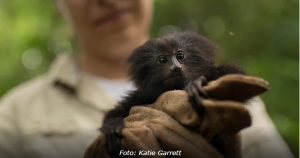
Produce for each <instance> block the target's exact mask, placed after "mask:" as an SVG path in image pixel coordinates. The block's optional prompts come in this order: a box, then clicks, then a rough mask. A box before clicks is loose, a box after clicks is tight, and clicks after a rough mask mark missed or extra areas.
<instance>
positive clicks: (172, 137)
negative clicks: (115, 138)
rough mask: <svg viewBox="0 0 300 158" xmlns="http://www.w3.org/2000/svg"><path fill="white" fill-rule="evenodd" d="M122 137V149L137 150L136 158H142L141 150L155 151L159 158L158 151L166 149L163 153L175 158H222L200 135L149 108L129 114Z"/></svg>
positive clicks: (133, 109) (136, 108)
mask: <svg viewBox="0 0 300 158" xmlns="http://www.w3.org/2000/svg"><path fill="white" fill-rule="evenodd" d="M122 135H123V137H124V139H123V140H122V145H123V146H124V147H126V148H127V149H129V150H136V151H137V153H136V154H137V155H136V156H142V155H139V151H141V150H145V151H147V150H148V151H149V150H152V151H155V154H156V156H159V155H158V154H159V153H158V151H159V150H161V149H163V152H168V151H172V152H173V154H175V156H180V157H186V158H190V157H201V158H219V157H222V156H221V155H220V154H219V153H218V151H217V150H216V149H215V148H214V147H213V146H211V145H210V144H209V143H208V142H207V141H206V140H205V139H204V138H203V137H202V136H201V135H200V134H198V133H195V132H192V131H191V130H188V129H186V128H185V127H183V126H182V125H181V124H180V123H179V122H177V121H176V120H175V119H174V118H172V117H170V116H169V115H168V114H166V113H164V112H163V111H161V110H156V109H153V108H149V107H144V106H136V107H133V108H132V109H131V110H130V114H129V116H128V117H126V118H125V119H124V128H123V130H122ZM169 156H170V155H169ZM173 156H174V155H173ZM143 157H144V156H143ZM149 157H153V156H149Z"/></svg>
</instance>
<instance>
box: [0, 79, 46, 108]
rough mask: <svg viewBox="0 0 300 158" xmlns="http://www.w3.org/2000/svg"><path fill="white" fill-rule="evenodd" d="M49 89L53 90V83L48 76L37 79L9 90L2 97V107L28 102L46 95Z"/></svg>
mask: <svg viewBox="0 0 300 158" xmlns="http://www.w3.org/2000/svg"><path fill="white" fill-rule="evenodd" d="M49 88H51V83H50V81H49V79H48V78H47V74H44V75H41V76H38V77H35V78H33V79H31V80H29V81H26V82H24V83H22V84H20V85H18V86H16V87H15V88H12V89H11V90H9V91H8V92H7V93H6V94H5V95H4V96H2V97H1V99H0V106H3V105H6V104H13V103H18V102H23V103H24V102H27V101H29V100H32V99H34V98H36V97H38V96H39V95H41V94H44V93H45V92H46V91H47V90H48V89H49Z"/></svg>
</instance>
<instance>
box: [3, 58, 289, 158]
mask: <svg viewBox="0 0 300 158" xmlns="http://www.w3.org/2000/svg"><path fill="white" fill-rule="evenodd" d="M114 105H116V101H114V100H113V99H112V98H111V97H110V96H108V95H107V94H106V93H105V92H104V91H103V90H101V89H100V88H99V86H97V85H96V83H95V81H94V80H93V79H92V77H89V76H88V75H86V74H80V72H79V70H78V68H77V65H76V63H75V61H74V59H73V57H71V56H69V55H60V56H59V57H58V59H57V60H56V61H55V62H54V64H53V66H52V67H51V69H50V71H49V72H48V73H46V74H45V75H43V76H41V77H38V78H36V79H34V80H32V81H29V82H28V83H25V84H23V85H21V86H19V87H17V88H15V89H13V90H12V91H11V92H10V93H9V94H7V95H6V96H4V97H3V99H2V101H1V102H0V158H80V157H83V153H84V151H85V149H86V148H87V147H88V146H89V145H90V144H91V143H92V141H93V140H94V139H95V138H96V137H97V136H98V135H99V131H98V129H99V128H100V126H101V122H102V119H103V116H104V115H105V113H106V112H107V111H109V110H110V109H112V108H113V107H114ZM247 107H248V108H249V110H250V112H251V114H252V117H253V125H252V126H251V127H250V128H247V129H245V130H244V131H243V132H242V148H243V154H244V157H246V158H252V157H253V158H259V157H261V158H263V157H265V158H269V157H272V158H275V157H278V158H282V157H285V158H288V157H292V156H291V154H290V151H289V149H288V148H287V146H286V144H285V142H284V141H283V140H282V138H281V137H280V136H279V135H278V133H277V131H276V129H275V127H274V125H273V123H272V121H271V120H270V118H269V116H268V115H267V113H266V111H265V108H264V105H263V103H262V102H261V100H259V99H256V100H254V101H252V102H250V104H249V105H248V106H247Z"/></svg>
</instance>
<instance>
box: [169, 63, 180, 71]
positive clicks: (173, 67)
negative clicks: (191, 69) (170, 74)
mask: <svg viewBox="0 0 300 158" xmlns="http://www.w3.org/2000/svg"><path fill="white" fill-rule="evenodd" d="M181 69H182V66H181V65H177V64H173V65H172V66H171V67H170V71H175V70H177V71H178V70H181Z"/></svg>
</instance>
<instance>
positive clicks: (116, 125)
mask: <svg viewBox="0 0 300 158" xmlns="http://www.w3.org/2000/svg"><path fill="white" fill-rule="evenodd" d="M215 56H216V47H215V46H214V44H213V43H212V42H210V41H209V40H208V39H206V38H204V37H202V36H199V35H197V34H195V33H191V32H181V33H180V32H179V33H172V34H169V35H167V36H165V37H162V38H157V39H153V40H149V41H148V42H146V43H145V44H144V45H142V46H140V47H139V48H137V49H136V50H135V51H134V53H133V55H132V56H131V57H130V58H129V63H130V74H131V77H132V80H133V82H134V83H135V86H136V88H137V89H136V90H135V91H133V92H131V93H130V94H129V95H128V97H126V98H125V99H123V100H122V101H121V102H120V103H119V105H118V106H117V107H116V108H115V109H113V110H111V111H110V112H108V113H107V115H106V117H105V118H104V122H103V125H102V128H101V132H102V133H103V134H105V138H106V143H107V148H108V150H109V152H110V153H111V154H112V156H115V157H117V155H118V153H119V150H120V140H121V138H122V136H121V135H120V132H121V129H122V121H123V119H124V118H125V117H127V116H128V115H129V111H130V108H131V107H132V106H135V105H144V104H150V103H153V102H155V100H156V99H157V98H158V96H159V95H161V94H162V93H163V92H165V91H169V90H175V89H176V90H183V89H186V88H187V87H188V84H189V83H190V82H192V81H194V80H196V79H198V78H199V77H201V76H202V78H205V80H206V81H211V80H215V79H217V78H219V77H221V76H223V75H225V74H230V73H243V72H242V71H241V70H240V69H238V68H236V67H234V66H229V65H217V64H216V63H215ZM191 97H192V96H191Z"/></svg>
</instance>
